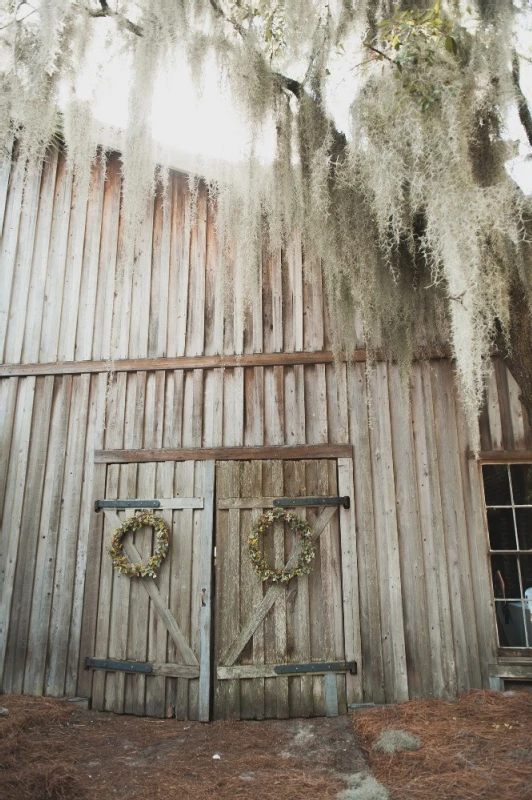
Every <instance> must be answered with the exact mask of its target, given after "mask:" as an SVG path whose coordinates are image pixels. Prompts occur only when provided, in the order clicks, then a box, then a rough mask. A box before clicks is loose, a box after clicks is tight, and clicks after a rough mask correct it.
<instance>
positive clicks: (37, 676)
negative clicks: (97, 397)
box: [24, 376, 72, 694]
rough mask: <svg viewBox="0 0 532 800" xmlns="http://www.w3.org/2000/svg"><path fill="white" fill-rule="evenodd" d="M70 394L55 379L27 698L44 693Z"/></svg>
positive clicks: (65, 381)
mask: <svg viewBox="0 0 532 800" xmlns="http://www.w3.org/2000/svg"><path fill="white" fill-rule="evenodd" d="M71 392H72V378H71V377H70V376H65V377H61V378H56V379H55V382H54V396H53V401H52V418H51V424H50V434H49V442H48V455H47V459H46V477H45V481H44V493H43V500H42V506H41V520H40V526H39V546H38V549H37V562H36V565H35V581H34V584H33V597H32V605H31V620H30V630H29V636H28V652H30V653H31V658H28V659H27V663H26V674H25V677H24V692H25V693H26V694H43V693H44V681H45V670H46V655H47V650H48V627H49V621H50V612H51V606H52V594H53V588H54V573H55V561H56V547H57V537H58V530H59V521H60V511H61V498H62V489H63V472H64V466H65V451H66V447H67V434H68V424H69V414H70V411H71Z"/></svg>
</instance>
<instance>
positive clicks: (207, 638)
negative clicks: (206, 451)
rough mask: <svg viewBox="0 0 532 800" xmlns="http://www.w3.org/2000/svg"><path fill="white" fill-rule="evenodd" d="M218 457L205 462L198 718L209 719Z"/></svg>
mask: <svg viewBox="0 0 532 800" xmlns="http://www.w3.org/2000/svg"><path fill="white" fill-rule="evenodd" d="M214 468H215V465H214V461H207V462H205V464H204V480H203V514H202V528H201V580H200V584H201V613H200V658H199V662H200V674H199V709H198V712H199V713H198V719H199V720H200V722H207V721H208V719H209V714H210V687H211V615H212V609H211V596H212V591H211V590H212V542H213V533H214V528H213V526H214Z"/></svg>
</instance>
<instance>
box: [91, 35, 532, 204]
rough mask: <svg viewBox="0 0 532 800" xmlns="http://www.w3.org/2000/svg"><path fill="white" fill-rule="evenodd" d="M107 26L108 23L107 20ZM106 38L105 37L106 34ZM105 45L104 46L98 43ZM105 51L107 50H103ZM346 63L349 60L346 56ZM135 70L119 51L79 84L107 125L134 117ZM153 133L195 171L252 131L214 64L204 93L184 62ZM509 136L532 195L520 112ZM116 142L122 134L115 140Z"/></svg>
mask: <svg viewBox="0 0 532 800" xmlns="http://www.w3.org/2000/svg"><path fill="white" fill-rule="evenodd" d="M101 22H103V23H104V24H105V22H104V21H103V20H102V21H101ZM524 35H525V36H526V39H525V41H524V42H523V43H522V44H523V45H524V49H525V50H527V51H529V52H530V51H532V33H531V32H530V31H526V33H524ZM100 42H101V38H100ZM98 47H99V46H98ZM100 52H102V50H100ZM344 61H345V59H344ZM521 69H522V84H523V86H524V89H525V92H526V93H527V95H528V97H532V64H530V63H527V62H523V64H522V68H521ZM352 80H353V77H352V75H350V74H349V72H347V73H346V75H345V78H342V76H341V74H339V78H338V80H335V81H334V85H336V87H337V88H336V89H335V90H334V100H333V102H335V103H337V107H338V114H336V115H335V116H336V118H337V120H338V122H339V123H340V124H341V121H342V120H346V119H347V110H348V104H349V96H350V94H351V92H350V88H351V87H350V85H349V83H350V82H351V81H352ZM129 84H130V71H129V69H128V64H127V58H126V59H125V58H124V55H123V54H122V55H117V56H115V57H114V59H112V60H110V61H107V63H106V64H105V66H104V67H103V68H102V70H101V71H97V70H96V71H95V70H89V71H87V75H86V76H85V79H82V80H81V81H80V83H79V90H80V95H81V96H82V97H83V95H86V96H88V95H90V94H91V93H94V94H93V101H94V111H95V115H96V116H97V118H98V119H99V120H100V121H101V122H102V123H103V124H104V125H105V126H111V127H112V128H115V129H119V130H123V129H124V127H125V126H126V124H127V117H128V95H129ZM152 131H153V137H154V140H155V141H156V142H158V143H159V144H160V145H162V147H163V148H164V151H165V154H166V157H167V158H168V161H169V163H170V164H171V165H172V166H175V167H180V168H181V169H184V170H186V169H187V168H188V169H193V168H194V165H195V164H197V162H198V158H200V159H205V160H207V161H209V160H211V159H214V160H221V161H231V162H234V161H238V160H243V159H245V157H246V150H247V148H246V145H247V143H248V134H247V132H246V126H245V123H244V122H243V120H241V119H240V117H239V114H238V113H237V111H236V110H235V108H234V107H233V106H232V105H231V102H230V99H229V97H228V94H227V93H226V92H224V91H223V89H222V87H221V85H220V78H219V75H218V74H217V73H216V70H215V69H214V68H212V67H211V69H210V71H209V70H208V69H207V71H206V79H205V82H204V87H203V91H202V93H201V95H199V96H198V92H197V90H196V88H195V86H193V84H192V82H191V80H190V76H189V74H188V69H187V66H186V64H185V63H184V62H181V63H178V64H177V65H174V66H173V67H172V68H171V69H170V70H168V71H167V72H166V74H164V75H161V77H160V79H159V80H158V82H157V87H156V92H155V97H154V103H153V113H152ZM508 136H509V138H510V139H513V140H514V141H516V142H518V150H519V155H518V157H517V158H516V159H514V160H513V162H512V163H511V164H509V172H510V174H511V175H512V177H513V178H514V180H516V181H517V183H519V184H520V186H521V188H522V189H523V190H524V191H526V192H527V193H532V148H530V146H529V144H528V142H527V140H526V137H525V135H524V132H523V130H522V127H521V124H520V122H519V118H518V115H517V111H515V113H514V114H513V115H512V117H511V119H509V121H508ZM115 142H116V138H115V139H114V141H113V143H115ZM272 148H273V139H272V138H271V137H268V136H267V135H266V136H265V144H264V153H263V155H264V157H266V158H267V157H268V156H269V155H270V154H271V153H272Z"/></svg>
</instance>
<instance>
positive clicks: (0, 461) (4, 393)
mask: <svg viewBox="0 0 532 800" xmlns="http://www.w3.org/2000/svg"><path fill="white" fill-rule="evenodd" d="M19 380H24V379H23V378H5V379H4V380H2V381H0V408H2V409H3V413H2V414H0V523H2V520H3V514H4V500H5V494H6V484H7V476H8V471H9V463H10V455H11V440H12V436H13V430H14V428H13V421H14V419H15V411H16V407H17V390H18V383H19ZM0 528H1V524H0Z"/></svg>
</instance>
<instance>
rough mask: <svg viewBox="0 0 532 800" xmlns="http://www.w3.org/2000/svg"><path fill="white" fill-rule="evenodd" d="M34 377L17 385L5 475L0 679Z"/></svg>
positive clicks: (0, 558) (0, 574) (0, 536)
mask: <svg viewBox="0 0 532 800" xmlns="http://www.w3.org/2000/svg"><path fill="white" fill-rule="evenodd" d="M35 380H36V379H35V378H25V379H24V380H23V381H21V382H20V384H19V392H18V398H17V410H16V414H15V420H14V428H13V439H12V443H11V463H10V468H9V472H8V476H7V491H6V500H5V510H4V518H3V525H2V531H1V534H0V564H1V567H0V680H1V679H2V675H3V672H4V664H5V658H6V651H7V643H8V635H9V627H10V620H11V608H12V602H11V601H12V598H13V590H14V583H15V573H16V569H17V559H18V554H19V553H18V551H19V542H20V528H21V521H22V516H23V511H24V489H25V486H26V474H27V468H28V456H29V450H30V433H31V421H32V416H33V402H34V395H35ZM30 491H31V489H30V487H29V486H28V492H30ZM23 546H24V545H23ZM17 611H18V610H17ZM13 623H14V624H15V625H16V624H17V620H16V617H15V619H14V620H13Z"/></svg>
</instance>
